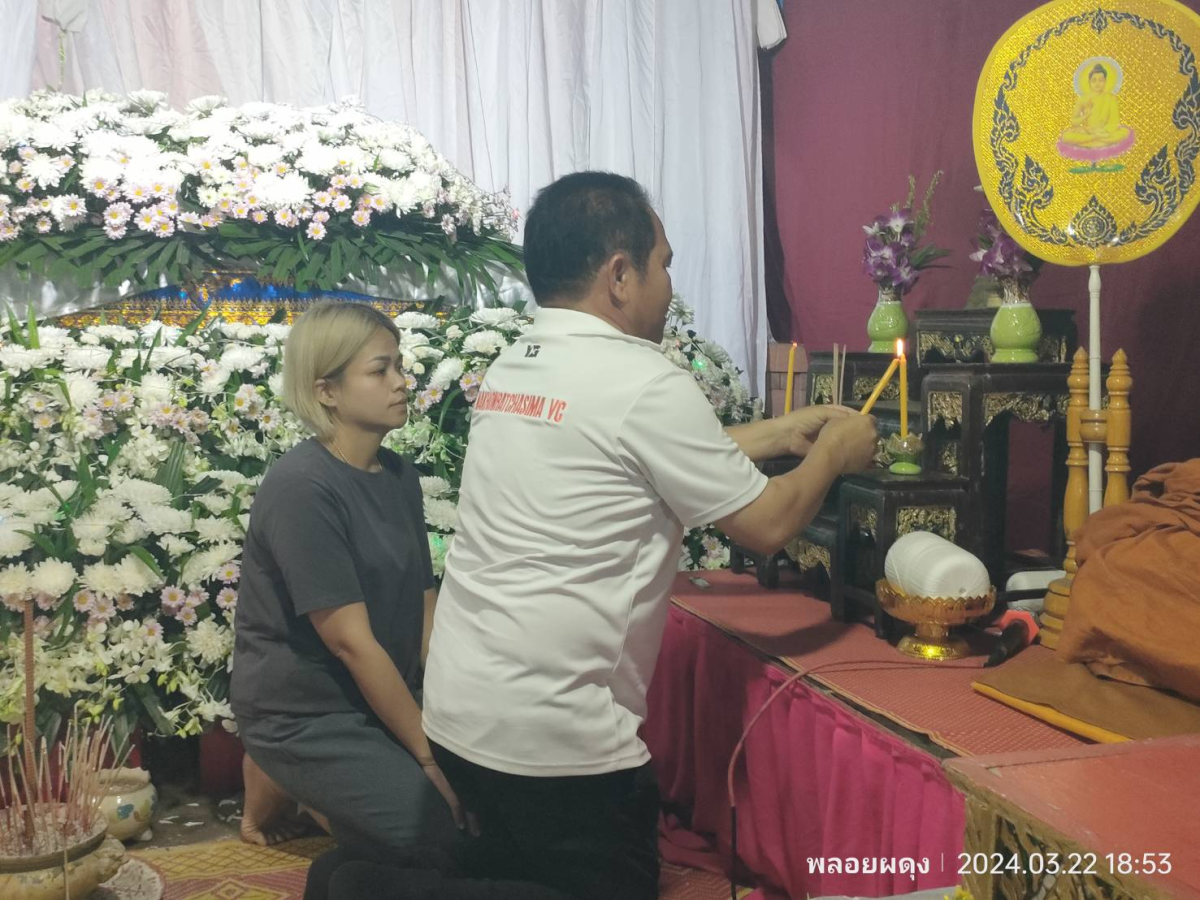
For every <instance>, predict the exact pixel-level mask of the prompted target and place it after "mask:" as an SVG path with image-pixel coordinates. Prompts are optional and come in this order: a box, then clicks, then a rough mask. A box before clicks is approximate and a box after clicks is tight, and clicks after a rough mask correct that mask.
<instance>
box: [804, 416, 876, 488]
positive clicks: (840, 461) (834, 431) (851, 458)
mask: <svg viewBox="0 0 1200 900" xmlns="http://www.w3.org/2000/svg"><path fill="white" fill-rule="evenodd" d="M878 441H879V433H878V431H877V430H876V427H875V417H874V416H862V415H854V416H843V417H842V418H839V419H831V420H830V421H828V422H826V423H825V425H824V427H823V428H822V429H821V433H820V434H819V435H818V436H817V443H816V445H815V447H814V448H813V449H814V451H819V452H823V453H827V454H829V459H830V460H831V461H832V462H833V465H834V467H835V468H836V469H837V471H838V474H840V475H853V474H854V473H856V472H861V471H863V470H864V469H867V468H869V467H870V465H871V462H872V461H873V460H874V458H875V449H876V446H877V444H878Z"/></svg>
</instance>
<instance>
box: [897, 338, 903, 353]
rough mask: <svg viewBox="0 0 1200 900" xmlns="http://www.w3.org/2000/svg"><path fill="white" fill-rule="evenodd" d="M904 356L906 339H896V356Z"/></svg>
mask: <svg viewBox="0 0 1200 900" xmlns="http://www.w3.org/2000/svg"><path fill="white" fill-rule="evenodd" d="M903 355H904V338H896V356H897V357H900V356H903Z"/></svg>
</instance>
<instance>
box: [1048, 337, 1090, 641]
mask: <svg viewBox="0 0 1200 900" xmlns="http://www.w3.org/2000/svg"><path fill="white" fill-rule="evenodd" d="M1067 387H1068V389H1069V390H1070V393H1071V401H1070V404H1069V405H1068V407H1067V447H1068V448H1069V450H1068V453H1067V493H1066V497H1065V499H1064V501H1063V531H1064V532H1065V533H1066V537H1067V558H1066V559H1065V560H1063V569H1065V570H1066V573H1067V574H1066V577H1064V578H1059V579H1057V580H1056V581H1054V582H1052V583H1051V585H1050V589H1049V590H1048V591H1047V592H1046V606H1045V609H1044V610H1043V612H1042V617H1041V619H1042V621H1041V625H1042V630H1041V635H1040V636H1041V641H1042V643H1043V644H1044V645H1045V646H1047V647H1050V648H1051V649H1054V648H1055V647H1057V646H1058V639H1059V636H1060V635H1061V634H1062V627H1063V621H1064V620H1065V619H1066V616H1067V607H1068V606H1069V605H1070V602H1071V581H1072V580H1073V579H1074V578H1075V573H1076V572H1077V571H1078V570H1079V566H1078V565H1077V564H1076V562H1075V533H1076V532H1077V531H1078V530H1079V529H1080V528H1081V527H1083V523H1084V522H1085V521H1086V520H1087V515H1088V457H1087V450H1086V449H1085V448H1084V440H1083V415H1084V413H1085V412H1087V408H1088V354H1087V351H1086V350H1084V349H1083V348H1082V347H1080V348H1079V349H1078V350H1076V351H1075V359H1074V362H1073V363H1072V364H1071V375H1070V377H1069V378H1067Z"/></svg>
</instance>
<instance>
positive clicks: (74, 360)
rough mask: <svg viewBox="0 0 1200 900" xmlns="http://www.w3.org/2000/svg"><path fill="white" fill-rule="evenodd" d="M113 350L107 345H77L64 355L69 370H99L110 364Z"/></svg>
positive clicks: (65, 364)
mask: <svg viewBox="0 0 1200 900" xmlns="http://www.w3.org/2000/svg"><path fill="white" fill-rule="evenodd" d="M110 359H112V351H111V350H109V349H108V348H107V347H75V348H74V349H71V350H68V351H67V352H66V353H65V354H64V355H63V368H65V369H66V370H67V371H68V372H98V371H100V370H101V369H104V368H105V367H106V366H107V365H108V361H109V360H110Z"/></svg>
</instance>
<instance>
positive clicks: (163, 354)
mask: <svg viewBox="0 0 1200 900" xmlns="http://www.w3.org/2000/svg"><path fill="white" fill-rule="evenodd" d="M191 359H192V352H191V351H190V350H188V349H187V348H186V347H155V348H154V352H152V353H151V354H150V358H149V359H148V360H147V361H146V365H147V366H148V367H149V368H150V369H152V370H158V369H165V368H168V367H172V368H182V367H186V366H187V364H188V363H190V362H191Z"/></svg>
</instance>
